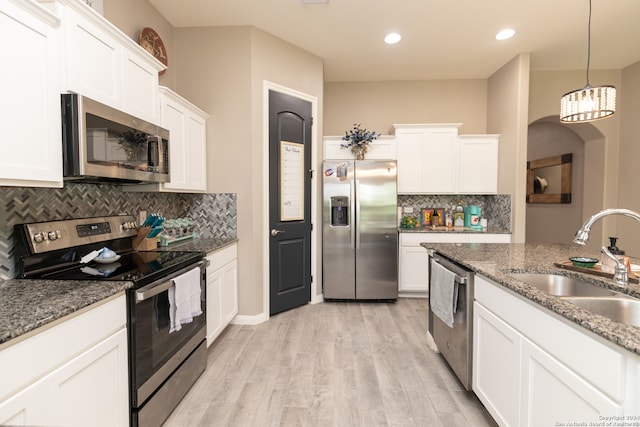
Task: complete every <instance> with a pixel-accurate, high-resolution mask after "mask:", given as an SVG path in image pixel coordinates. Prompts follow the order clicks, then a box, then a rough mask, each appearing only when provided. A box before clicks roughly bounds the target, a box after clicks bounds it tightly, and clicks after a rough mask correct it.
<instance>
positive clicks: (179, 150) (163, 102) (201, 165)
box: [125, 86, 209, 193]
mask: <svg viewBox="0 0 640 427" xmlns="http://www.w3.org/2000/svg"><path fill="white" fill-rule="evenodd" d="M208 117H209V115H208V114H207V113H205V112H204V111H202V110H201V109H199V108H198V107H196V106H195V105H193V104H192V103H190V102H189V101H187V100H186V99H184V98H183V97H181V96H180V95H178V94H177V93H175V92H173V91H172V90H171V89H169V88H166V87H162V86H161V87H160V126H161V127H163V128H165V129H167V130H168V131H169V132H170V136H169V161H170V164H169V173H170V175H171V178H170V181H169V182H166V183H162V184H139V185H134V186H127V187H126V188H125V189H126V190H127V191H165V192H181V193H204V192H206V191H207V118H208Z"/></svg>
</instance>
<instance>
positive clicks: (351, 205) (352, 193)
mask: <svg viewBox="0 0 640 427" xmlns="http://www.w3.org/2000/svg"><path fill="white" fill-rule="evenodd" d="M349 187H350V188H349V193H350V194H349V196H350V198H349V216H350V217H351V218H349V227H351V230H349V235H350V236H351V239H350V245H351V249H355V248H356V245H355V238H356V236H355V234H356V223H355V221H354V220H355V218H356V214H355V212H354V203H355V202H354V200H355V196H356V194H355V186H354V182H353V181H350V182H349Z"/></svg>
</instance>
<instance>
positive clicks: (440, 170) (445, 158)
mask: <svg viewBox="0 0 640 427" xmlns="http://www.w3.org/2000/svg"><path fill="white" fill-rule="evenodd" d="M457 137H458V132H457V129H447V128H443V129H431V130H429V131H428V132H427V133H426V135H425V141H424V142H425V143H424V145H423V153H422V159H423V165H422V168H423V175H422V186H423V191H422V192H423V193H427V194H451V193H456V191H457V188H458V142H457Z"/></svg>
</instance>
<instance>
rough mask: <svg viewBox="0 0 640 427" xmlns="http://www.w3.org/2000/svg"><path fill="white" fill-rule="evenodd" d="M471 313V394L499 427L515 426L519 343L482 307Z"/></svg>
mask: <svg viewBox="0 0 640 427" xmlns="http://www.w3.org/2000/svg"><path fill="white" fill-rule="evenodd" d="M474 310H475V311H474V313H473V334H474V335H473V341H474V343H473V356H474V358H473V391H474V392H475V393H476V395H478V397H479V398H480V400H481V401H482V402H483V403H484V405H485V406H486V407H487V409H489V412H490V413H491V415H492V416H493V418H494V419H495V420H496V422H497V423H498V424H499V425H502V426H509V425H513V426H515V425H518V417H519V414H520V407H519V405H520V360H521V359H522V356H521V341H520V335H518V332H517V331H516V330H514V329H513V328H511V327H510V326H509V325H507V324H506V323H504V322H503V321H502V320H500V319H499V318H498V317H496V316H494V315H493V314H491V312H489V311H487V310H485V309H484V307H482V306H481V305H478V304H476V305H475V306H474Z"/></svg>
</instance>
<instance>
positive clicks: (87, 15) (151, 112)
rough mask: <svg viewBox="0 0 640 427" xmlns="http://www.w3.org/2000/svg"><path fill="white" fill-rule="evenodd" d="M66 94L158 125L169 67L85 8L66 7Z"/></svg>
mask: <svg viewBox="0 0 640 427" xmlns="http://www.w3.org/2000/svg"><path fill="white" fill-rule="evenodd" d="M62 8H63V27H64V57H65V79H64V81H65V87H64V90H65V91H69V92H75V93H79V94H82V95H84V96H87V97H89V98H91V99H94V100H95V101H98V102H101V103H103V104H107V105H109V106H111V107H114V108H116V109H119V110H122V111H124V112H126V113H129V114H131V115H133V116H136V117H139V118H141V119H143V120H147V121H149V122H151V123H157V122H158V117H159V111H158V106H159V100H158V96H159V94H158V73H159V72H160V71H162V70H164V69H165V66H164V65H163V64H162V63H161V62H160V61H158V60H157V59H155V58H154V57H153V56H151V55H150V54H149V53H148V52H146V51H145V50H144V49H143V48H142V47H140V46H138V44H136V43H135V42H134V41H133V40H131V38H129V37H128V36H126V35H125V34H124V33H122V31H120V30H119V29H118V28H116V27H115V26H114V25H113V24H111V23H110V22H109V21H107V20H106V19H104V18H103V17H102V16H100V15H99V14H98V13H96V12H95V11H94V10H93V9H91V8H89V7H88V6H86V5H85V4H83V3H82V2H71V1H69V2H64V5H63V6H62Z"/></svg>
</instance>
